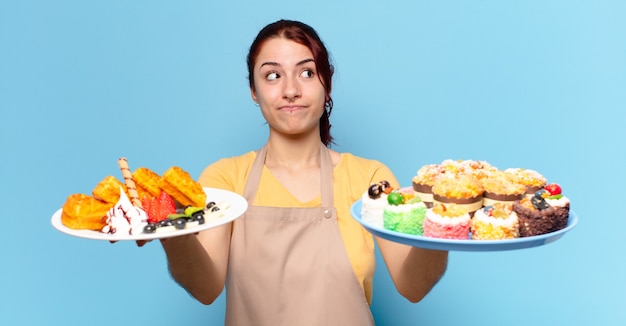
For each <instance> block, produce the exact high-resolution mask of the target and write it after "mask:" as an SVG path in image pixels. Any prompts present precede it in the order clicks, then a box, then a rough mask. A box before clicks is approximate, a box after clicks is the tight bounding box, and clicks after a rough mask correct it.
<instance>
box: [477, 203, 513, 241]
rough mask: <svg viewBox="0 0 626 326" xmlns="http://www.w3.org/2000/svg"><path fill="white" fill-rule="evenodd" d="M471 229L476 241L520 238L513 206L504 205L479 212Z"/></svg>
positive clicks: (482, 209) (498, 204)
mask: <svg viewBox="0 0 626 326" xmlns="http://www.w3.org/2000/svg"><path fill="white" fill-rule="evenodd" d="M470 229H471V231H472V239H474V240H502V239H513V238H517V237H518V236H519V223H518V219H517V214H516V213H515V212H513V210H512V205H509V204H503V203H495V204H493V206H485V207H483V208H481V209H479V210H477V211H476V212H475V213H474V217H473V218H472V221H471V223H470Z"/></svg>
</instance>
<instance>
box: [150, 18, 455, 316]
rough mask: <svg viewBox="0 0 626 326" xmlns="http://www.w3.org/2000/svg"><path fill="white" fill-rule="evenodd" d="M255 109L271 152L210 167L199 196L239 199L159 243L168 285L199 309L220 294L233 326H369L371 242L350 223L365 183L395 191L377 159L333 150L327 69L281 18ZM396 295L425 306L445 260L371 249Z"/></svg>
mask: <svg viewBox="0 0 626 326" xmlns="http://www.w3.org/2000/svg"><path fill="white" fill-rule="evenodd" d="M248 72H249V82H250V91H251V95H252V99H253V100H254V102H255V103H256V104H257V105H258V106H259V107H260V110H261V112H262V113H263V116H264V118H265V119H266V121H267V124H268V126H269V138H268V141H267V143H266V145H265V146H264V147H263V148H262V149H260V150H258V151H255V152H248V153H246V154H244V155H241V156H237V157H232V158H227V159H222V160H219V161H218V162H215V163H214V164H212V165H210V166H209V167H207V168H206V169H205V170H204V171H203V172H202V174H201V176H200V178H199V181H200V183H202V185H203V186H205V187H214V188H222V189H226V190H230V191H233V192H236V193H239V194H242V195H243V196H244V197H245V198H246V199H247V200H248V203H249V204H250V205H249V209H248V211H247V212H246V214H245V215H244V216H242V217H240V218H239V219H237V220H235V221H234V222H233V223H230V224H227V225H224V226H221V227H218V228H214V229H210V230H207V231H203V232H200V233H199V234H197V235H189V236H182V237H176V238H171V239H168V240H167V241H162V244H163V247H164V248H165V252H166V254H167V259H168V263H169V268H170V272H171V275H172V277H173V278H174V279H175V280H176V281H177V282H178V283H179V284H180V285H181V286H182V287H184V288H185V289H186V290H187V291H188V292H189V293H190V294H191V295H193V296H194V297H195V298H197V299H198V300H199V301H200V302H202V303H204V304H210V303H212V302H213V301H214V300H215V299H216V298H217V297H218V296H219V295H220V293H221V291H222V289H223V288H224V285H225V286H226V298H227V308H226V324H228V325H305V324H307V325H308V324H310V325H372V324H373V318H372V315H371V312H370V309H369V305H370V303H371V299H372V298H371V295H372V279H373V274H374V259H375V255H374V239H373V237H372V235H371V234H370V233H368V232H367V231H366V230H365V229H364V228H362V227H361V226H360V225H359V224H358V223H357V222H356V221H354V219H352V218H351V216H350V212H349V208H350V205H351V204H352V203H353V202H354V201H356V200H358V199H359V198H360V196H361V194H362V193H363V192H364V191H366V190H367V188H368V187H369V185H370V184H371V183H373V182H378V181H380V180H388V181H389V182H391V184H392V185H393V186H395V187H398V186H399V185H398V182H397V180H396V178H395V177H394V175H393V174H392V173H391V171H390V170H389V169H388V168H387V167H386V166H384V165H383V164H381V163H380V162H377V161H374V160H367V159H363V158H359V157H356V156H354V155H352V154H349V153H338V152H336V151H333V150H330V149H329V148H328V146H329V145H330V144H331V142H332V137H331V135H330V122H329V116H330V113H331V110H332V107H333V102H332V99H331V96H330V94H331V78H332V74H333V68H332V66H331V64H330V62H329V57H328V52H327V50H326V48H325V46H324V44H323V43H322V41H321V40H320V38H319V37H318V35H317V33H316V32H315V31H314V30H313V29H312V28H311V27H309V26H307V25H305V24H303V23H300V22H296V21H287V20H280V21H277V22H275V23H272V24H270V25H268V26H266V27H265V28H263V29H262V30H261V31H260V33H259V34H258V36H257V37H256V39H255V40H254V42H253V43H252V45H251V47H250V52H249V54H248ZM376 241H377V243H378V246H379V248H380V251H381V254H382V256H383V257H384V260H385V263H386V265H387V268H388V270H389V273H390V275H391V278H392V279H393V282H394V284H395V286H396V288H397V290H398V291H399V292H400V294H402V295H403V296H405V297H406V298H407V299H408V300H409V301H411V302H418V301H420V300H421V299H422V298H423V297H424V296H425V295H426V294H427V293H428V292H429V291H430V289H431V288H432V287H433V286H434V284H435V283H436V282H437V281H438V280H439V278H440V277H441V276H442V275H443V273H444V271H445V269H446V264H447V257H448V254H447V252H441V251H432V250H425V249H420V248H413V247H408V246H405V245H401V244H398V243H394V242H390V241H386V240H384V239H378V238H377V239H376Z"/></svg>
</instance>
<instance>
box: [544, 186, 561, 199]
mask: <svg viewBox="0 0 626 326" xmlns="http://www.w3.org/2000/svg"><path fill="white" fill-rule="evenodd" d="M543 189H545V190H547V191H548V192H549V193H550V196H554V195H560V194H561V186H559V185H558V184H556V183H551V184H548V185H546V186H545V187H543Z"/></svg>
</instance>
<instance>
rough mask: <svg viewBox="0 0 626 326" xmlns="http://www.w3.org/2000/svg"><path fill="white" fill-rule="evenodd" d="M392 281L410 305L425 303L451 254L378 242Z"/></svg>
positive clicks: (383, 241)
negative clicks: (424, 300) (423, 301)
mask: <svg viewBox="0 0 626 326" xmlns="http://www.w3.org/2000/svg"><path fill="white" fill-rule="evenodd" d="M376 241H377V242H378V247H379V248H380V252H381V254H382V256H383V259H384V260H385V264H386V265H387V269H388V270H389V274H390V275H391V279H392V280H393V282H394V284H395V286H396V289H397V290H398V292H399V293H400V294H401V295H402V296H404V297H405V298H407V299H408V300H409V301H410V302H413V303H415V302H419V301H421V300H422V299H423V298H424V297H425V296H426V295H427V294H428V292H430V290H431V289H432V288H433V287H434V286H435V284H437V282H438V281H439V279H440V278H441V276H443V273H444V272H445V271H446V267H447V265H448V252H447V251H437V250H428V249H422V248H416V247H411V246H407V245H403V244H399V243H396V242H392V241H388V240H385V239H381V238H376Z"/></svg>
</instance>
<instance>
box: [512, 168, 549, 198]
mask: <svg viewBox="0 0 626 326" xmlns="http://www.w3.org/2000/svg"><path fill="white" fill-rule="evenodd" d="M504 172H508V173H511V174H513V175H515V176H517V177H518V178H519V182H520V183H521V184H523V185H524V186H525V187H526V191H525V196H526V197H529V198H530V197H532V196H533V195H534V194H535V192H537V191H538V190H539V189H541V188H543V186H545V185H546V178H545V177H544V176H543V175H541V173H539V172H537V171H535V170H530V169H522V168H508V169H506V170H504Z"/></svg>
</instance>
